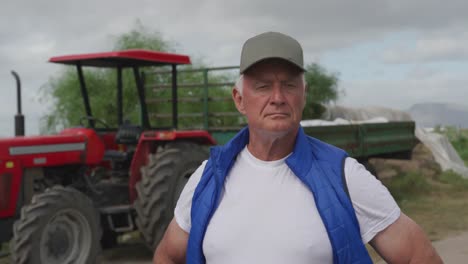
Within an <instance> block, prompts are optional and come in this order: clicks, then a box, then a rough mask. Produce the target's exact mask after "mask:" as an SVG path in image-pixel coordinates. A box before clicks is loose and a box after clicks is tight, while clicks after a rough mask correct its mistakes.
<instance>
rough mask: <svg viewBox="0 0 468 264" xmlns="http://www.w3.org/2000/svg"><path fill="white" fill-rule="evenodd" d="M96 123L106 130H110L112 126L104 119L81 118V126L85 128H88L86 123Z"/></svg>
mask: <svg viewBox="0 0 468 264" xmlns="http://www.w3.org/2000/svg"><path fill="white" fill-rule="evenodd" d="M90 120H91V121H94V123H99V124H101V125H103V126H104V128H110V126H109V125H108V124H107V123H106V122H105V121H104V120H102V119H99V118H96V117H93V116H83V117H81V118H80V125H81V126H83V127H88V124H89V123H88V124H84V121H90Z"/></svg>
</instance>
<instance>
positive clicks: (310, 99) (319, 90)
mask: <svg viewBox="0 0 468 264" xmlns="http://www.w3.org/2000/svg"><path fill="white" fill-rule="evenodd" d="M306 70H307V71H306V73H305V80H306V83H307V86H308V87H307V99H306V101H307V103H306V108H305V109H304V113H303V119H315V118H319V117H320V116H321V115H322V113H323V112H324V111H325V107H324V106H323V104H326V103H330V102H333V101H335V100H337V99H338V97H339V90H338V76H337V75H336V74H334V73H328V72H327V71H326V70H325V69H324V68H323V67H322V66H320V65H318V64H316V63H312V64H309V65H307V66H306Z"/></svg>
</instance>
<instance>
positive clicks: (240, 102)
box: [233, 59, 305, 134]
mask: <svg viewBox="0 0 468 264" xmlns="http://www.w3.org/2000/svg"><path fill="white" fill-rule="evenodd" d="M243 84H244V85H243V90H242V94H240V92H239V91H237V90H236V89H234V90H233V98H234V102H235V104H236V107H237V109H238V110H239V112H241V113H242V114H244V115H245V116H246V117H247V122H248V124H249V128H250V129H251V130H257V131H260V132H263V133H269V134H271V133H274V134H278V133H280V134H284V133H288V132H292V131H294V130H296V129H297V128H298V127H299V122H300V121H301V118H302V110H303V109H304V106H305V84H304V80H303V77H302V72H301V71H300V70H299V69H298V68H297V67H295V66H293V65H291V64H290V63H288V62H285V61H283V60H280V59H268V60H265V61H263V62H259V63H257V64H255V65H254V66H252V67H251V68H250V69H248V70H247V71H246V72H245V73H244V83H243Z"/></svg>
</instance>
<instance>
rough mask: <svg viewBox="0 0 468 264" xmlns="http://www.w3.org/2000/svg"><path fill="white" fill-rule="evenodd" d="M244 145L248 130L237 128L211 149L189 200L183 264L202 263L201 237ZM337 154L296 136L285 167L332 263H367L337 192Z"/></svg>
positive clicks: (346, 202) (340, 154) (351, 215)
mask: <svg viewBox="0 0 468 264" xmlns="http://www.w3.org/2000/svg"><path fill="white" fill-rule="evenodd" d="M248 142H249V130H248V128H247V127H246V128H244V129H242V130H241V131H240V132H239V133H238V134H237V135H236V136H235V137H234V138H233V139H232V140H230V141H229V142H228V143H227V144H226V145H224V146H220V147H213V148H211V155H210V158H209V160H208V162H207V163H206V166H205V170H204V171H203V175H202V177H201V179H200V182H199V184H198V186H197V188H196V189H195V193H194V195H193V200H192V211H191V221H192V227H191V229H190V235H189V241H188V246H187V264H204V263H206V261H205V256H204V254H203V238H204V237H205V232H206V229H207V227H208V224H209V222H210V219H211V217H212V216H213V214H214V212H215V210H216V208H217V207H218V205H219V202H220V197H221V192H222V189H223V185H224V181H225V179H226V176H227V175H228V173H229V171H230V169H231V168H232V166H233V164H234V162H235V159H236V157H237V154H239V152H241V151H242V150H243V149H244V147H245V146H246V145H247V143H248ZM346 157H347V154H346V152H344V151H343V150H341V149H339V148H336V147H333V146H331V145H328V144H326V143H324V142H321V141H319V140H317V139H314V138H312V137H309V136H307V135H305V133H304V131H303V129H302V128H300V129H299V132H298V134H297V138H296V143H295V146H294V151H293V153H292V154H291V155H290V156H289V157H288V158H287V159H286V161H285V162H286V164H287V165H288V167H289V168H290V169H291V171H293V172H294V174H295V175H296V176H297V177H298V178H299V179H300V180H301V181H302V182H303V183H304V184H305V185H306V186H307V187H308V188H309V189H310V191H311V193H312V194H313V196H314V199H315V204H316V206H317V209H318V212H319V214H320V217H321V219H322V221H323V223H324V225H325V228H326V230H327V234H328V237H329V239H330V242H331V246H332V249H333V263H343V264H344V263H346V264H349V263H372V260H371V259H370V257H369V254H368V253H367V250H366V248H365V246H364V244H363V243H362V239H361V234H360V230H359V223H358V220H357V218H356V215H355V212H354V208H353V206H352V204H351V201H350V199H349V197H348V196H347V194H346V193H345V191H344V188H343V182H342V178H341V177H342V174H343V162H344V159H345V158H346Z"/></svg>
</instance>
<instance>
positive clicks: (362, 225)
mask: <svg viewBox="0 0 468 264" xmlns="http://www.w3.org/2000/svg"><path fill="white" fill-rule="evenodd" d="M302 53H303V52H302V48H301V46H300V44H299V43H298V42H297V41H296V40H295V39H293V38H291V37H289V36H286V35H284V34H281V33H276V32H267V33H263V34H260V35H258V36H255V37H253V38H251V39H249V40H247V41H246V42H245V44H244V46H243V49H242V55H241V62H240V73H241V77H240V78H239V81H238V82H237V84H236V87H235V89H233V91H232V97H233V99H234V102H235V105H236V107H237V109H238V110H239V112H241V113H242V114H244V115H245V116H246V118H247V122H248V128H245V129H243V130H242V131H240V132H239V133H238V134H237V135H236V137H234V138H233V139H232V140H231V141H230V142H229V143H227V144H226V145H225V146H222V147H216V148H213V149H212V151H211V156H210V158H209V160H208V161H207V162H204V163H203V164H202V165H201V166H200V168H199V169H198V170H197V171H196V172H195V173H194V174H193V175H192V177H191V178H190V180H189V182H188V183H187V185H186V187H185V189H184V190H183V192H182V194H181V196H180V198H179V201H178V204H177V207H176V209H175V212H174V215H175V217H174V219H173V221H172V222H171V223H170V225H169V227H168V229H167V231H166V234H165V236H164V238H163V240H162V241H161V243H160V244H159V246H158V248H157V250H156V252H155V256H154V263H184V262H185V261H186V262H187V263H197V264H201V263H208V264H213V263H215V264H216V263H223V264H230V263H233V264H234V263H269V264H272V263H278V264H279V263H372V261H371V259H370V258H369V255H368V253H367V250H366V248H365V246H364V245H365V244H366V243H368V242H369V243H370V244H371V245H372V246H373V247H374V248H375V249H376V251H377V252H378V253H379V254H380V255H381V256H382V257H383V258H384V259H385V260H386V261H387V262H389V263H441V262H442V261H441V259H440V257H439V256H438V255H437V253H436V252H435V250H434V248H433V247H432V245H431V243H430V241H429V240H428V239H427V237H426V236H425V234H424V232H423V231H422V230H421V228H420V227H419V226H418V225H417V224H416V223H415V222H413V221H412V220H411V219H410V218H408V217H407V216H406V215H405V214H403V213H402V212H400V209H399V207H398V206H397V204H396V203H395V201H394V200H393V198H392V197H391V195H390V194H389V192H388V191H387V189H386V188H385V187H384V186H383V185H382V184H381V183H380V182H379V181H378V180H376V179H375V178H374V177H373V176H372V175H371V174H370V173H369V172H368V171H367V170H365V168H364V167H363V166H362V165H360V164H359V163H358V162H357V161H356V160H355V159H352V158H350V157H347V155H346V153H345V152H344V151H343V150H341V149H338V148H335V147H333V146H330V145H328V144H325V143H323V142H321V141H318V140H316V139H313V138H311V137H308V136H306V135H305V134H304V132H303V130H302V128H301V127H300V124H299V122H300V120H301V116H302V110H303V109H304V106H305V98H306V97H305V93H306V88H305V87H306V84H305V82H304V68H303V54H302Z"/></svg>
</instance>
